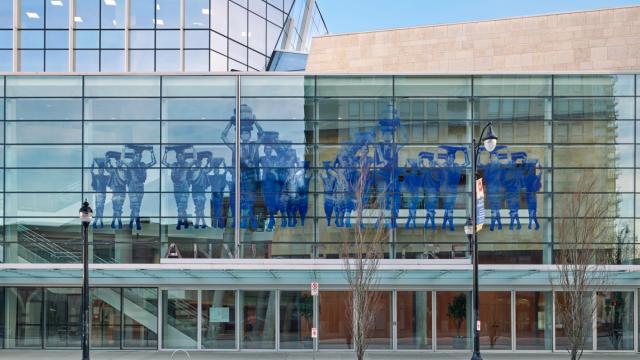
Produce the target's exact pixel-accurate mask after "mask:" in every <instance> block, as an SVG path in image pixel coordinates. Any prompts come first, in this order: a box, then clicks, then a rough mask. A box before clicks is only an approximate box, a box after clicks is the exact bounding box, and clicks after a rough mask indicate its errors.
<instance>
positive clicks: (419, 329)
mask: <svg viewBox="0 0 640 360" xmlns="http://www.w3.org/2000/svg"><path fill="white" fill-rule="evenodd" d="M397 307H398V319H397V322H398V325H397V326H398V349H412V350H413V349H415V350H422V349H431V347H432V341H433V339H432V327H431V322H432V320H431V317H432V314H431V292H429V291H398V298H397Z"/></svg>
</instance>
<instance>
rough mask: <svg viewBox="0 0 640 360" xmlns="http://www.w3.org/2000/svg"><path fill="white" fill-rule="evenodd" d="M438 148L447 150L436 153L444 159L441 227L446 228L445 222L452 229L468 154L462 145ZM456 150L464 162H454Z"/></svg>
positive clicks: (467, 162) (453, 228)
mask: <svg viewBox="0 0 640 360" xmlns="http://www.w3.org/2000/svg"><path fill="white" fill-rule="evenodd" d="M439 148H441V149H444V150H446V151H447V152H446V154H442V153H441V154H438V157H439V158H442V159H443V160H444V161H445V163H444V165H443V170H444V173H443V181H442V184H441V195H442V207H443V208H444V218H443V220H442V229H443V230H444V229H446V228H447V224H449V230H450V231H454V230H455V227H454V225H453V209H454V207H455V205H456V198H457V197H458V185H459V184H460V180H461V178H462V173H463V172H464V169H465V167H466V166H467V165H468V164H469V154H468V152H467V148H466V147H464V146H452V145H440V146H439ZM458 151H462V152H463V153H464V158H465V162H464V164H459V163H456V154H457V153H458Z"/></svg>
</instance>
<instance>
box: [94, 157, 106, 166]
mask: <svg viewBox="0 0 640 360" xmlns="http://www.w3.org/2000/svg"><path fill="white" fill-rule="evenodd" d="M93 161H94V162H95V163H96V165H98V167H105V165H106V163H107V162H106V159H105V158H94V159H93Z"/></svg>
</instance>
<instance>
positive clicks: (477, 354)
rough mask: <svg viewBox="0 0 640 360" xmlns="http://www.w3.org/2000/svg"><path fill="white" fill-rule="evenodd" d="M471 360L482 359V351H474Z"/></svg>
mask: <svg viewBox="0 0 640 360" xmlns="http://www.w3.org/2000/svg"><path fill="white" fill-rule="evenodd" d="M471 360H482V356H480V352H479V351H477V352H474V353H473V355H471Z"/></svg>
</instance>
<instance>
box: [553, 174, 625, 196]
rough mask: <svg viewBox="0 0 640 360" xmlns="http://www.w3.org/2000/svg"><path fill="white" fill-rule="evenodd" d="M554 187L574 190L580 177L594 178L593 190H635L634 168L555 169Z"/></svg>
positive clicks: (569, 190) (555, 189) (557, 190)
mask: <svg viewBox="0 0 640 360" xmlns="http://www.w3.org/2000/svg"><path fill="white" fill-rule="evenodd" d="M553 175H554V176H553V189H554V191H556V192H573V191H575V189H577V186H578V183H579V182H580V179H593V181H594V184H593V189H592V191H593V192H610V193H612V192H633V191H634V190H633V185H634V184H633V183H634V181H633V179H634V175H633V169H555V170H554V171H553Z"/></svg>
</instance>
